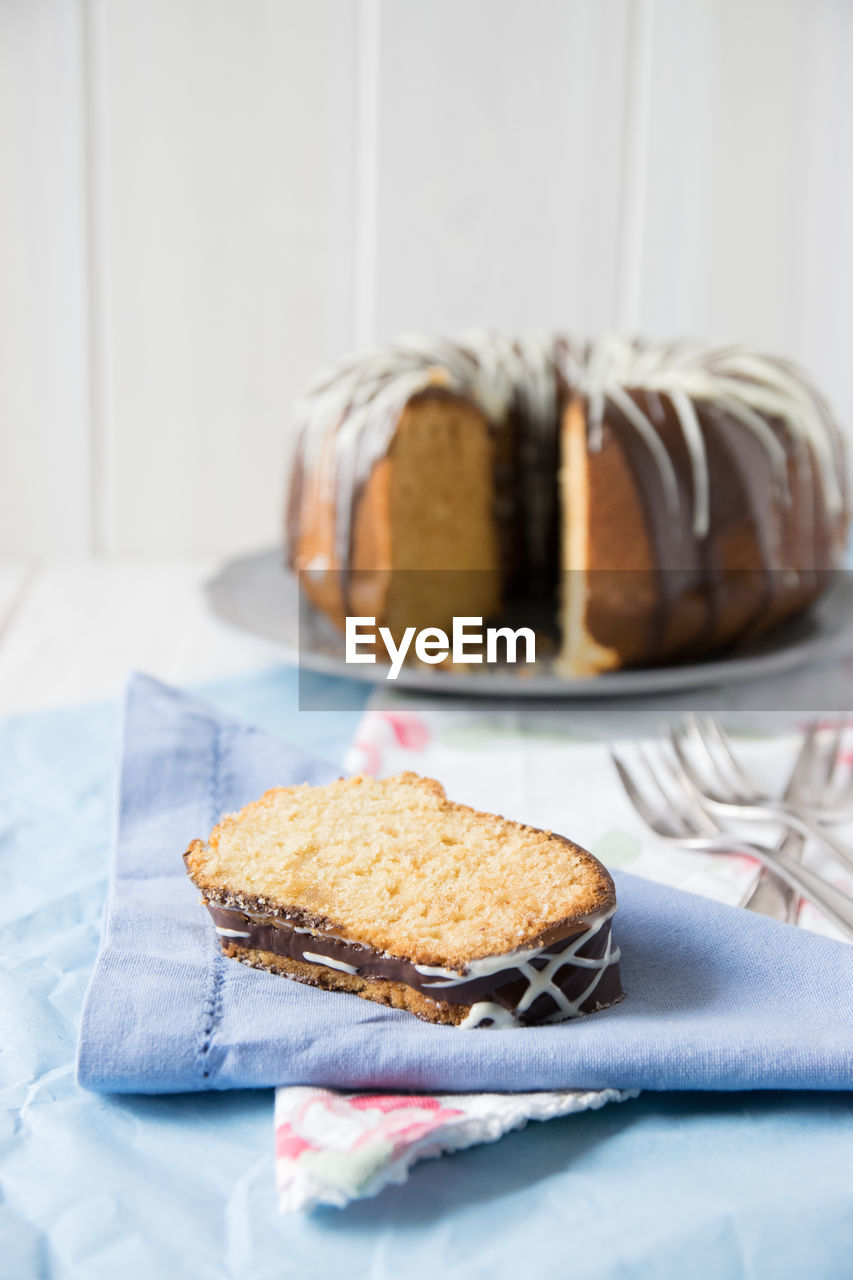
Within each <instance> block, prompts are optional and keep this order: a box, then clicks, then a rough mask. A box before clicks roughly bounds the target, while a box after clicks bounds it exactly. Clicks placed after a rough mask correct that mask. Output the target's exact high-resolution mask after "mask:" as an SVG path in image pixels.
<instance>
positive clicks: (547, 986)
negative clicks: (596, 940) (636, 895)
mask: <svg viewBox="0 0 853 1280" xmlns="http://www.w3.org/2000/svg"><path fill="white" fill-rule="evenodd" d="M615 910H616V908H615V907H613V908H612V909H611V910H610V911H605V912H601V913H600V914H599V915H596V916H593V917H592V919H591V920H590V922H589V925H588V927H587V928H586V929H585V930H584V931H583V933H579V934H578V936H577V937H576V938H574V939H573V940H572V942H571V943H570V945H569V946H568V947H566V948H565V950H563V951H558V952H556V953H554V954H553V955H548V956H547V963H546V964H545V965H543V966H542V968H538V967H536V966H535V965H534V964H533V963H532V961H534V960H536V959H539V958H540V957H543V955H544V953H545V952H547V947H530V948H527V949H526V950H520V951H513V952H509V953H508V954H506V955H501V956H486V957H484V958H483V959H480V960H471V961H470V962H469V963H468V965H466V968H465V972H464V973H455V972H454V971H453V970H452V969H441V968H439V967H438V966H435V965H420V964H418V965H415V968H416V969H417V971H418V973H421V974H424V975H425V976H428V977H432V976H434V975H435V976H440V977H441V978H442V979H443V981H439V982H431V983H429V984H428V985H429V986H430V987H453V986H458V985H459V984H460V983H462V982H471V981H472V979H474V978H484V977H491V976H492V975H493V974H495V973H500V972H501V971H502V970H505V969H517V970H518V971H519V973H520V974H521V975H522V977H524V978H525V979H526V980H527V990H526V991H525V992H524V995H523V996H522V997H521V999H520V1000H519V1002H518V1004H517V1005H516V1006H515V1008H514V1009H507V1008H506V1007H505V1006H504V1005H501V1004H496V1003H495V1002H493V1001H491V1000H481V1001H478V1002H477V1003H476V1004H474V1005H472V1006H471V1011H470V1013H469V1014H468V1016H467V1017H466V1018H465V1019H464V1021H463V1022H460V1023H459V1027H460V1030H466V1031H467V1030H470V1029H471V1028H473V1027H480V1026H483V1025H484V1024H488V1025H490V1026H491V1027H494V1028H504V1029H505V1028H509V1027H516V1026H519V1025H520V1019H521V1017H522V1016H523V1015H524V1014H525V1013H526V1012H527V1010H528V1009H529V1008H530V1007H531V1005H532V1004H533V1002H534V1000H537V999H538V998H539V996H543V995H547V996H550V998H551V999H552V1000H553V1001H554V1004H555V1005H556V1006H557V1008H556V1011H555V1012H554V1013H552V1014H551V1015H550V1017H548V1018H545V1019H543V1021H544V1022H564V1021H566V1019H568V1018H576V1017H578V1016H579V1014H580V1012H581V1008H582V1006H583V1005H584V1004H585V1003H586V1001H587V1000H588V999H589V998H590V996H591V995H592V994H593V992H594V991H595V988H596V987H597V986H598V984H599V982H600V981H601V978H602V976H603V975H604V973H605V971H606V970H607V968H608V966H609V965H611V964H616V963H617V962H618V960H619V958H620V955H621V952H620V950H619V948H618V947H614V946H613V940H612V938H611V935H610V932H609V931H608V934H607V945H606V947H605V950H604V954H603V955H602V956H580V955H578V952H579V951H580V950H581V948H582V947H584V946H585V945H586V943H588V942H589V941H590V939H591V938H593V937H594V936H595V935H596V934H597V933H598V931H599V930H600V929H601V928H602V927H603V926H604V925H606V924H607V923H608V921H609V920H610V919H611V918H612V916H613V913H614V912H615ZM552 945H553V944H552ZM565 965H573V966H574V967H576V968H578V969H589V970H591V971H593V976H592V978H591V980H590V982H589V983H588V985H587V986H586V987H585V988H584V989H583V991H581V993H580V994H579V995H577V996H575V997H574V998H573V999H572V998H570V997H569V996H567V995H566V993H565V991H563V990H562V989H561V987H560V986H558V984H557V983H556V982H555V981H554V979H555V977H556V975H557V973H558V972H559V971H560V969H562V968H563V967H564V966H565Z"/></svg>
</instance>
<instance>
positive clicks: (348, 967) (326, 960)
mask: <svg viewBox="0 0 853 1280" xmlns="http://www.w3.org/2000/svg"><path fill="white" fill-rule="evenodd" d="M301 959H303V960H307V961H308V962H309V964H324V965H326V966H327V967H328V968H329V969H340V971H341V973H358V968H357V967H356V965H354V964H345V963H344V962H343V960H335V959H334V958H333V957H332V956H321V955H319V954H318V953H317V952H316V951H303V952H302V956H301Z"/></svg>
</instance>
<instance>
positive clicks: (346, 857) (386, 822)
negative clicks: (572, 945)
mask: <svg viewBox="0 0 853 1280" xmlns="http://www.w3.org/2000/svg"><path fill="white" fill-rule="evenodd" d="M185 856H186V863H187V870H188V872H189V874H190V877H191V878H192V880H193V881H194V883H195V884H196V885H198V887H199V888H200V889H201V890H202V892H203V894H204V895H205V897H206V898H207V899H208V900H210V901H214V902H219V903H221V904H222V905H223V906H228V905H230V906H235V907H237V908H244V909H247V910H250V911H253V912H256V913H261V914H264V915H270V916H279V917H283V918H287V919H289V920H291V922H292V923H295V924H301V925H303V926H307V927H309V928H313V929H316V930H318V931H321V932H325V933H331V934H337V935H338V936H341V937H344V938H348V939H349V940H351V941H354V942H361V943H363V944H365V945H367V946H370V947H373V948H374V949H375V950H377V951H380V952H387V953H388V954H390V955H394V956H399V957H402V958H405V959H409V960H412V961H414V962H415V963H418V964H437V965H442V966H444V967H447V968H456V969H460V968H462V969H464V966H465V964H466V962H468V961H470V960H471V959H475V958H480V957H484V956H490V955H503V954H505V953H507V952H510V951H514V950H517V949H518V948H520V947H529V946H533V945H542V944H547V943H549V942H551V941H554V940H556V938H558V937H561V936H563V935H564V934H565V933H567V932H569V931H570V928H571V926H572V925H575V924H578V923H582V922H583V921H584V920H585V919H586V918H588V917H589V916H591V915H593V914H595V913H597V912H600V911H603V910H608V909H610V908H611V907H613V906H614V905H615V895H614V890H613V882H612V880H611V878H610V876H609V875H608V873H607V871H606V870H605V869H604V867H602V866H601V864H600V863H599V862H598V861H597V860H596V859H595V858H594V857H593V856H592V855H591V854H589V853H587V852H586V850H584V849H581V848H580V847H579V846H577V845H575V844H573V843H572V842H571V841H569V840H567V839H565V838H564V837H563V836H559V835H554V834H552V833H550V832H546V831H540V830H539V829H537V828H535V827H528V826H524V825H522V824H521V823H517V822H511V821H508V820H506V819H504V818H501V817H498V816H496V815H493V814H486V813H480V812H478V811H477V810H474V809H470V808H467V807H466V806H464V805H459V804H454V803H452V802H451V801H449V800H448V799H447V798H446V796H445V793H444V788H443V787H442V786H441V784H440V783H438V782H436V781H434V780H433V779H429V778H421V777H419V776H418V775H417V774H414V773H402V774H398V775H397V776H396V777H393V778H387V779H385V780H383V781H377V780H376V779H373V778H370V777H368V776H366V775H360V776H358V777H354V778H346V779H341V780H339V781H337V782H333V783H330V784H328V785H326V786H321V787H312V786H309V785H308V784H303V785H301V786H295V787H276V788H273V789H272V790H270V791H267V792H266V794H265V795H263V796H262V797H261V798H260V799H259V800H257V801H255V802H254V803H252V804H250V805H247V806H246V808H244V809H243V810H241V811H240V813H237V814H233V815H229V816H227V817H226V818H224V819H223V820H222V822H220V823H219V825H218V826H217V827H216V828H215V829H214V831H213V832H212V834H211V836H210V840H209V841H208V843H207V844H206V845H205V844H203V843H202V842H201V841H199V840H196V841H194V842H193V843H192V844H191V845H190V847H189V849H188V850H187V854H186V855H185Z"/></svg>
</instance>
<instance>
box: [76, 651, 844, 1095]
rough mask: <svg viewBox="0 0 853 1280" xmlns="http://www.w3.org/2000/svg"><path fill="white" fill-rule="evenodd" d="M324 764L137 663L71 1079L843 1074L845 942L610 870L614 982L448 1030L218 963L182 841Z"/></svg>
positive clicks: (355, 1081) (634, 1083)
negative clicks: (582, 1002)
mask: <svg viewBox="0 0 853 1280" xmlns="http://www.w3.org/2000/svg"><path fill="white" fill-rule="evenodd" d="M337 773H338V770H337V769H335V768H333V767H332V766H330V765H327V764H325V763H323V762H321V761H318V760H316V759H313V758H311V757H309V756H307V755H305V754H304V753H303V752H302V751H300V750H299V749H298V748H296V747H293V746H290V745H288V744H286V743H284V742H282V741H281V740H280V739H278V738H276V737H274V736H273V735H271V734H267V733H265V732H263V731H261V730H258V729H256V728H253V727H252V726H249V725H246V724H243V723H241V722H240V721H237V720H233V719H231V718H229V717H227V716H225V715H222V714H221V713H219V712H217V711H215V710H214V709H212V708H210V707H208V706H206V705H205V704H204V703H202V702H199V701H198V700H196V699H195V698H192V697H189V696H187V695H185V694H183V693H180V692H178V691H176V690H173V689H169V688H167V687H165V686H163V685H161V684H158V683H157V682H156V681H153V680H150V679H148V678H147V677H143V676H136V677H134V678H133V680H132V681H131V683H130V685H129V688H128V692H127V696H126V704H125V716H124V733H123V744H122V756H121V763H120V780H119V791H118V798H117V822H116V831H115V837H114V850H113V866H112V872H111V885H110V891H109V899H108V903H107V911H106V918H105V922H104V929H103V937H102V942H101V949H100V952H99V956H98V960H97V963H96V967H95V971H94V974H93V977H92V981H91V984H90V987H89V991H88V995H87V998H86V1002H85V1007H84V1012H83V1019H82V1024H81V1029H80V1040H79V1046H78V1079H79V1082H80V1084H82V1085H83V1086H85V1087H86V1088H89V1089H94V1090H97V1091H101V1092H145V1093H162V1092H173V1091H180V1090H199V1089H228V1088H241V1087H246V1086H269V1085H281V1084H317V1085H324V1086H328V1087H336V1088H343V1089H399V1090H427V1089H436V1090H441V1091H467V1092H473V1091H478V1090H496V1091H513V1090H532V1089H562V1088H590V1089H602V1088H608V1087H611V1088H619V1089H780V1088H782V1089H795V1088H796V1089H847V1088H850V1087H851V1086H853V948H851V947H848V946H846V945H845V944H843V943H837V942H833V941H830V940H829V939H825V938H820V937H817V936H815V935H811V934H808V933H805V932H804V931H802V930H798V929H794V928H792V927H790V926H787V925H782V924H778V923H777V922H775V921H772V920H767V919H764V918H759V917H755V916H752V915H749V914H748V913H746V912H742V911H737V910H735V909H733V908H729V907H724V906H720V905H718V904H716V903H712V902H709V901H706V900H705V899H702V898H698V897H695V896H693V895H691V894H685V893H681V892H679V891H677V890H673V889H668V888H665V887H663V886H661V885H657V884H652V883H650V882H647V881H643V880H640V879H639V878H637V877H634V876H630V875H626V874H621V875H618V876H617V877H616V881H617V893H618V898H619V909H618V912H617V915H616V918H615V921H614V937H615V940H616V941H617V943H618V944H619V945H620V946H621V948H622V952H623V962H622V972H623V981H624V985H625V989H626V992H627V997H626V999H625V1001H624V1003H622V1004H620V1005H617V1006H615V1007H614V1008H612V1009H609V1010H606V1011H604V1012H602V1013H597V1014H594V1015H592V1016H590V1017H587V1018H582V1019H579V1020H577V1021H574V1022H569V1023H562V1024H559V1025H557V1026H550V1027H536V1028H527V1029H525V1030H522V1031H520V1030H513V1031H495V1030H482V1031H472V1032H463V1031H458V1030H456V1029H455V1028H450V1027H440V1026H433V1025H430V1024H426V1023H422V1022H419V1021H418V1020H417V1019H415V1018H413V1017H411V1016H410V1015H408V1014H406V1013H401V1012H398V1011H394V1010H388V1009H384V1008H382V1007H380V1006H378V1005H374V1004H372V1003H369V1002H367V1001H364V1000H360V999H358V998H357V997H355V996H348V995H343V994H335V995H330V994H329V993H327V992H323V991H318V990H315V989H313V988H310V987H304V986H300V985H299V984H297V983H294V982H288V981H286V980H284V979H282V978H280V977H276V976H274V975H272V974H266V973H261V972H257V971H255V970H251V969H248V968H246V967H244V966H242V965H240V964H237V963H235V962H234V961H229V960H225V959H224V958H223V957H222V955H221V953H220V950H219V944H218V940H217V936H216V933H215V932H214V929H213V927H212V925H211V923H210V920H209V917H208V915H207V912H206V911H205V910H204V908H203V907H202V906H201V905H200V902H199V895H198V891H197V890H196V889H195V888H194V886H193V885H192V884H191V883H190V882H189V881H188V879H187V878H186V875H185V873H184V867H183V861H182V857H181V855H182V853H183V851H184V849H185V848H186V846H187V844H188V843H189V841H190V840H191V839H192V838H193V837H196V836H201V837H205V836H206V835H207V834H208V832H209V831H210V828H211V827H212V826H213V825H214V823H215V822H216V821H217V820H218V819H219V817H220V816H221V815H222V814H223V813H224V812H228V811H230V810H233V809H236V808H239V807H240V806H241V805H243V804H245V803H247V802H248V801H250V800H252V799H254V798H256V797H257V796H258V795H259V794H260V793H261V792H262V791H263V790H265V789H266V788H267V787H270V786H273V785H276V784H287V783H295V782H301V781H308V782H313V783H318V782H324V781H327V780H329V779H330V778H332V777H334V776H336V775H337Z"/></svg>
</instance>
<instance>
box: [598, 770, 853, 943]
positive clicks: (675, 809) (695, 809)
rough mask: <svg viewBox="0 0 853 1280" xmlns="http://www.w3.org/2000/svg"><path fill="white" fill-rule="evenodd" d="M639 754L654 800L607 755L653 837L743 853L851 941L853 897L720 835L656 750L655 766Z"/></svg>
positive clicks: (770, 853)
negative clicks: (808, 902) (823, 916)
mask: <svg viewBox="0 0 853 1280" xmlns="http://www.w3.org/2000/svg"><path fill="white" fill-rule="evenodd" d="M639 751H640V756H641V758H642V760H643V763H644V765H645V770H646V773H647V774H648V779H649V782H650V783H651V791H652V793H653V795H654V799H652V798H650V796H649V790H650V788H649V786H648V784H647V785H646V786H645V787H643V786H641V785H640V784H639V783H638V782H637V780H636V776H635V774H633V773H632V772H631V770H630V769H629V768H628V766H627V764H626V763H625V761H624V760H623V759H622V758H621V757H620V756H619V755H618V754H617V753H616V752H615V751H614V750H612V749H611V753H610V754H611V757H612V759H613V763H614V765H615V766H616V770H617V772H618V774H619V777H620V779H621V781H622V785H623V787H624V788H625V791H626V793H627V795H628V799H629V800H630V801H631V803H632V805H633V806H634V808H635V809H636V811H637V813H638V814H639V815H640V817H641V818H642V819H643V821H644V822H645V823H646V825H647V826H648V827H650V828H651V829H652V831H654V832H655V834H656V835H658V836H659V837H660V838H661V839H662V840H664V841H666V842H667V843H668V844H673V845H677V846H678V847H679V848H681V849H695V850H697V851H699V852H703V853H729V854H731V853H735V854H745V855H746V856H747V857H750V858H755V859H757V861H758V862H760V863H762V865H763V866H765V867H767V868H768V869H769V870H771V871H775V873H776V874H777V875H778V876H780V877H781V879H783V880H784V881H785V882H786V884H789V885H790V886H791V888H792V889H795V890H796V891H797V892H798V893H800V894H801V895H802V896H803V897H804V898H808V900H809V901H810V902H812V903H814V905H815V906H816V907H818V908H819V910H820V911H822V912H823V914H824V915H825V916H826V917H827V918H828V919H829V920H831V921H832V922H833V923H834V924H835V925H836V926H837V927H838V928H839V929H840V930H841V931H842V932H843V933H844V934H845V935H846V936H847V937H848V938H851V939H853V898H849V897H848V896H847V894H845V893H842V892H841V890H840V889H836V888H835V886H834V885H832V884H830V883H829V881H828V880H825V879H824V878H823V876H820V875H818V874H817V872H816V871H812V870H811V869H810V868H809V867H805V866H803V864H802V863H800V862H796V861H794V860H793V859H791V858H789V857H788V856H787V855H786V854H784V853H780V852H778V851H777V850H775V849H771V848H769V847H768V846H767V845H763V844H757V843H754V842H753V841H749V840H743V839H740V838H738V837H736V836H732V835H731V834H729V833H727V832H726V831H724V830H723V828H722V827H721V826H720V824H719V822H718V821H717V820H716V818H715V817H714V816H713V815H712V814H711V813H709V812H708V810H707V809H706V808H705V806H704V803H703V801H702V799H701V797H699V796H697V794H696V791H695V789H694V788H693V786H692V785H691V783H690V781H689V778H688V777H686V776H685V774H684V773H683V772H682V771H680V770H679V769H678V768H677V767H676V766H675V764H674V763H673V762H672V761H671V760H669V759H668V758H667V757H666V756H665V755H664V754H663V752H662V751H661V752H660V753H659V757H658V760H657V763H656V764H654V763H653V762H652V759H651V757H650V756H649V754H648V753H647V752H645V751H643V749H642V748H640V749H639ZM664 779H665V782H664Z"/></svg>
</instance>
